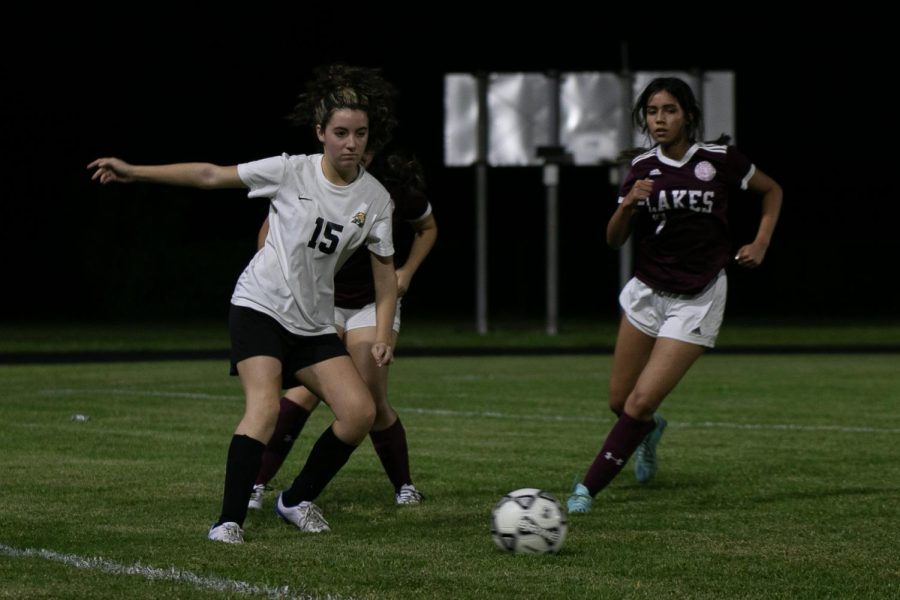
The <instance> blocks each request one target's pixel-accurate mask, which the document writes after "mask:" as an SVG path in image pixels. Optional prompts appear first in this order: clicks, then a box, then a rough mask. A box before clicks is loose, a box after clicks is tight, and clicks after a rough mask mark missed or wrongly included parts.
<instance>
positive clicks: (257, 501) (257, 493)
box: [247, 483, 266, 510]
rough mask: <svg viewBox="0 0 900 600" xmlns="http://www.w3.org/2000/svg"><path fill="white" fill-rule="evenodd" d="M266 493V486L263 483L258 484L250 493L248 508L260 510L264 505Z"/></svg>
mask: <svg viewBox="0 0 900 600" xmlns="http://www.w3.org/2000/svg"><path fill="white" fill-rule="evenodd" d="M265 493H266V486H265V484H263V483H257V484H256V485H254V486H253V490H252V491H251V492H250V500H249V501H248V502H247V508H252V509H253V510H259V509H261V508H262V505H263V494H265Z"/></svg>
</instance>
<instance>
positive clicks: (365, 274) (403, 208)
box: [334, 181, 431, 308]
mask: <svg viewBox="0 0 900 600" xmlns="http://www.w3.org/2000/svg"><path fill="white" fill-rule="evenodd" d="M382 183H383V184H384V186H385V187H386V188H387V190H388V192H389V193H390V195H391V200H393V201H394V217H393V219H394V222H393V225H394V231H395V232H396V231H397V224H398V223H399V222H401V221H406V222H415V221H418V220H420V219H424V218H425V217H427V216H428V215H429V214H430V213H431V204H430V203H429V202H428V198H427V197H426V196H425V194H423V193H422V192H420V191H418V190H415V189H412V188H409V187H406V186H399V185H391V182H389V181H382ZM372 302H375V283H374V281H373V280H372V262H371V258H370V257H369V251H368V250H367V249H366V248H365V246H363V247H360V248H359V249H358V250H357V251H356V252H354V253H353V254H352V255H351V256H350V258H348V259H347V262H345V263H344V265H343V266H342V267H341V270H340V271H338V272H337V275H335V277H334V305H335V306H338V307H340V308H362V307H363V306H365V305H367V304H371V303H372Z"/></svg>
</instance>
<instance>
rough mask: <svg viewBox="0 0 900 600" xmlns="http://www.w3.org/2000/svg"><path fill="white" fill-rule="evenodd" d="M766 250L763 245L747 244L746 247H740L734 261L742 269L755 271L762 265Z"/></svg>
mask: <svg viewBox="0 0 900 600" xmlns="http://www.w3.org/2000/svg"><path fill="white" fill-rule="evenodd" d="M766 250H767V248H766V246H765V245H763V244H756V243H753V244H747V245H746V246H741V249H740V250H738V251H737V254H736V255H735V256H734V260H735V261H736V262H737V264H739V265H740V266H742V267H746V268H748V269H755V268H756V267H758V266H759V265H761V264H762V261H763V259H764V258H765V257H766Z"/></svg>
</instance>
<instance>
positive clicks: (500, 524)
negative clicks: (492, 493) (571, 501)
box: [491, 488, 569, 554]
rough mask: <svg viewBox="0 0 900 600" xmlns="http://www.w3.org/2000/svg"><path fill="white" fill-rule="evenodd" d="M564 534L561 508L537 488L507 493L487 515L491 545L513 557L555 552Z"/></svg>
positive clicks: (561, 543) (562, 540)
mask: <svg viewBox="0 0 900 600" xmlns="http://www.w3.org/2000/svg"><path fill="white" fill-rule="evenodd" d="M568 530H569V528H568V526H567V525H566V514H565V513H564V512H563V509H562V506H560V505H559V502H557V500H556V498H554V497H553V496H551V495H550V494H548V493H547V492H544V491H541V490H539V489H537V488H522V489H520V490H515V491H512V492H510V493H508V494H507V495H505V496H503V498H501V499H500V502H498V503H497V505H496V506H494V511H493V512H492V513H491V537H493V539H494V543H495V544H496V545H497V547H498V548H500V549H501V550H505V551H506V552H512V553H513V554H544V553H547V552H558V551H559V549H560V548H562V545H563V542H564V541H565V539H566V532H567V531H568Z"/></svg>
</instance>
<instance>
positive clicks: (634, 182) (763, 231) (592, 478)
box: [567, 77, 782, 513]
mask: <svg viewBox="0 0 900 600" xmlns="http://www.w3.org/2000/svg"><path fill="white" fill-rule="evenodd" d="M632 117H633V120H634V123H635V125H636V126H638V127H640V128H641V130H642V131H643V132H644V133H645V134H647V135H649V136H650V137H651V138H652V139H653V141H654V142H656V145H655V146H654V147H653V148H651V149H650V150H649V151H647V152H645V153H643V154H641V155H639V156H638V157H636V158H635V159H634V160H633V161H632V163H631V170H630V171H629V173H628V175H627V177H626V178H625V181H624V183H623V184H622V189H621V193H620V197H619V206H618V208H617V209H616V212H615V213H614V214H613V216H612V218H611V219H610V221H609V224H608V226H607V230H606V240H607V243H608V244H609V245H610V246H611V247H613V248H619V247H621V246H622V245H623V244H624V243H625V241H626V240H627V239H628V238H629V237H630V236H631V235H632V234H634V236H635V242H636V246H637V253H636V258H635V276H634V278H633V279H632V280H631V281H629V282H628V284H627V285H626V286H625V288H624V289H623V290H622V293H621V295H620V296H619V303H620V305H621V307H622V311H623V314H622V319H621V323H620V325H619V334H618V338H617V340H616V348H615V353H614V356H613V367H612V374H611V377H610V382H609V406H610V409H612V411H613V412H614V413H616V415H617V416H618V420H617V421H616V423H615V425H613V428H612V430H611V431H610V432H609V434H608V435H607V437H606V440H605V442H604V443H603V446H602V447H601V449H600V452H599V453H598V454H597V456H596V458H594V461H593V462H592V463H591V465H590V467H589V468H588V471H587V473H586V474H585V477H584V480H583V481H582V482H581V483H576V484H575V487H574V489H573V491H572V494H571V495H570V496H569V498H568V502H567V506H568V510H569V512H570V513H586V512H589V511H590V509H591V502H592V500H593V497H594V496H595V495H596V494H597V493H598V492H599V491H600V490H602V489H603V488H604V487H606V486H607V485H608V484H609V483H610V481H612V479H613V478H614V477H615V476H616V475H617V474H618V473H619V471H621V470H622V468H623V466H624V465H625V463H626V462H627V461H628V459H629V458H630V457H631V455H632V454H636V456H635V476H636V477H637V480H638V481H639V482H641V483H646V482H647V481H649V480H650V479H651V478H652V477H653V476H654V475H655V473H656V467H657V461H656V446H657V444H658V443H659V440H660V437H661V436H662V433H663V431H664V430H665V427H666V421H665V419H663V418H662V417H661V416H660V415H657V414H656V411H657V409H658V408H659V406H660V404H661V403H662V401H663V400H664V399H665V397H666V396H667V395H668V394H669V392H671V391H672V390H673V389H674V388H675V386H676V385H677V384H678V382H679V381H680V380H681V378H682V377H684V375H685V373H687V371H688V369H689V368H690V367H691V365H692V364H694V361H696V360H697V359H698V358H699V357H700V355H701V354H702V353H703V351H704V349H705V348H711V347H713V346H714V345H715V341H716V337H717V336H718V333H719V327H720V326H721V323H722V316H723V314H724V310H725V297H726V292H727V279H726V276H725V270H724V268H725V266H726V265H727V264H728V261H729V260H730V258H731V257H732V242H731V239H730V237H729V234H728V222H727V209H728V199H729V194H730V192H731V191H732V190H734V189H735V188H740V189H745V190H746V189H749V190H751V191H752V192H755V193H757V194H759V195H761V196H762V213H761V218H760V223H759V227H758V229H757V233H756V237H755V238H754V239H753V241H751V242H750V243H749V244H745V245H742V246H741V247H740V248H739V249H738V250H737V254H736V255H735V256H734V259H735V261H736V262H737V264H738V265H740V266H742V267H746V268H755V267H757V266H759V265H760V264H761V263H762V261H763V259H764V258H765V255H766V250H767V248H768V246H769V242H770V241H771V239H772V232H773V231H774V229H775V224H776V222H777V221H778V214H779V212H780V210H781V200H782V191H781V187H780V186H779V185H778V184H777V183H776V182H775V181H774V180H773V179H772V178H770V177H769V176H768V175H766V174H764V173H763V172H762V171H760V170H759V169H757V168H756V167H755V166H754V165H753V164H752V163H751V162H750V161H749V160H748V159H747V158H746V157H744V156H743V154H741V153H740V152H739V151H738V150H737V149H736V148H734V147H731V146H724V145H717V144H704V143H698V142H697V141H695V140H696V137H697V134H698V132H699V131H700V125H701V111H700V107H699V105H698V104H697V101H696V99H695V98H694V94H693V92H692V91H691V88H690V87H689V86H688V85H687V84H686V83H685V82H684V81H682V80H680V79H677V78H671V77H662V78H657V79H654V80H653V81H651V82H650V84H649V85H648V86H647V88H646V89H645V90H644V91H643V93H642V94H641V95H640V97H639V98H638V100H637V102H636V103H635V107H634V111H633V113H632ZM635 451H637V452H636V453H635Z"/></svg>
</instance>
